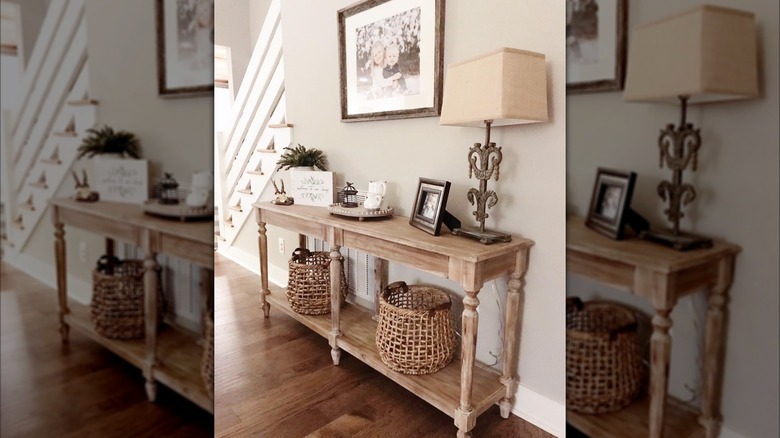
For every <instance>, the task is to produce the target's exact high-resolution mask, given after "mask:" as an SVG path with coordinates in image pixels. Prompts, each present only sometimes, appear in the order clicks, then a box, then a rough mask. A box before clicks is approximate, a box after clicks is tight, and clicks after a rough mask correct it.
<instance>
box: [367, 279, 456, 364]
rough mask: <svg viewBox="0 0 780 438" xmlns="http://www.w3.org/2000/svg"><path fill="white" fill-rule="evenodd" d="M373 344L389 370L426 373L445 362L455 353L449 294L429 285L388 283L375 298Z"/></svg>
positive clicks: (448, 361)
mask: <svg viewBox="0 0 780 438" xmlns="http://www.w3.org/2000/svg"><path fill="white" fill-rule="evenodd" d="M376 347H377V349H378V350H379V356H380V358H381V359H382V362H384V364H385V365H387V366H388V367H389V368H390V369H391V370H393V371H398V372H401V373H405V374H430V373H433V372H436V371H438V370H440V369H442V368H444V367H445V366H447V364H448V363H450V361H451V360H452V357H453V355H454V353H455V328H454V326H453V323H452V301H451V300H450V296H449V295H447V293H446V292H444V291H442V290H440V289H437V288H434V287H429V286H415V285H413V286H407V285H406V283H404V282H396V283H393V284H390V285H388V286H387V287H386V288H385V289H384V291H383V292H382V295H381V297H380V300H379V323H378V325H377V330H376Z"/></svg>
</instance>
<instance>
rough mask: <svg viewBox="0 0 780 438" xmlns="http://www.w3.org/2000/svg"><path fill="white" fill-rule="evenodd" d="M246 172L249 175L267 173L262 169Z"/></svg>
mask: <svg viewBox="0 0 780 438" xmlns="http://www.w3.org/2000/svg"><path fill="white" fill-rule="evenodd" d="M246 173H248V174H249V175H265V173H263V171H262V170H247V171H246Z"/></svg>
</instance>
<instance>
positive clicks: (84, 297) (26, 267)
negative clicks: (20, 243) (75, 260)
mask: <svg viewBox="0 0 780 438" xmlns="http://www.w3.org/2000/svg"><path fill="white" fill-rule="evenodd" d="M3 260H4V261H5V262H6V263H8V264H9V265H11V266H13V267H14V268H16V269H18V270H20V271H22V272H24V273H25V274H27V275H29V276H30V277H33V278H35V279H36V280H38V281H40V282H41V283H43V284H44V285H46V286H47V287H50V288H52V289H54V290H55V291H56V290H57V269H56V267H54V266H52V265H49V264H47V263H44V262H42V261H40V260H39V259H37V258H35V257H33V256H31V255H29V254H24V253H18V252H17V253H15V254H13V256H11V257H6V258H4V259H3ZM67 278H68V297H69V298H72V299H74V300H76V301H77V302H79V303H81V304H84V305H89V303H90V302H91V301H92V283H91V282H86V281H84V280H82V279H80V278H78V277H76V276H73V275H70V274H68V277H67Z"/></svg>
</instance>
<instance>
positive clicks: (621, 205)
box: [585, 167, 636, 240]
mask: <svg viewBox="0 0 780 438" xmlns="http://www.w3.org/2000/svg"><path fill="white" fill-rule="evenodd" d="M635 181H636V173H634V172H630V171H625V170H615V169H605V168H602V167H599V168H598V171H597V172H596V183H595V185H594V186H593V194H592V195H591V198H590V208H589V209H588V217H587V219H586V221H585V225H587V226H588V227H589V228H592V229H594V230H596V231H598V232H600V233H601V234H604V235H606V236H609V237H611V238H613V239H615V240H620V239H622V238H623V236H624V234H625V225H626V219H627V218H628V215H629V210H630V209H631V194H632V193H633V191H634V183H635Z"/></svg>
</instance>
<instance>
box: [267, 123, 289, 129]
mask: <svg viewBox="0 0 780 438" xmlns="http://www.w3.org/2000/svg"><path fill="white" fill-rule="evenodd" d="M268 127H269V128H292V127H293V124H292V123H274V124H271V125H268Z"/></svg>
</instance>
